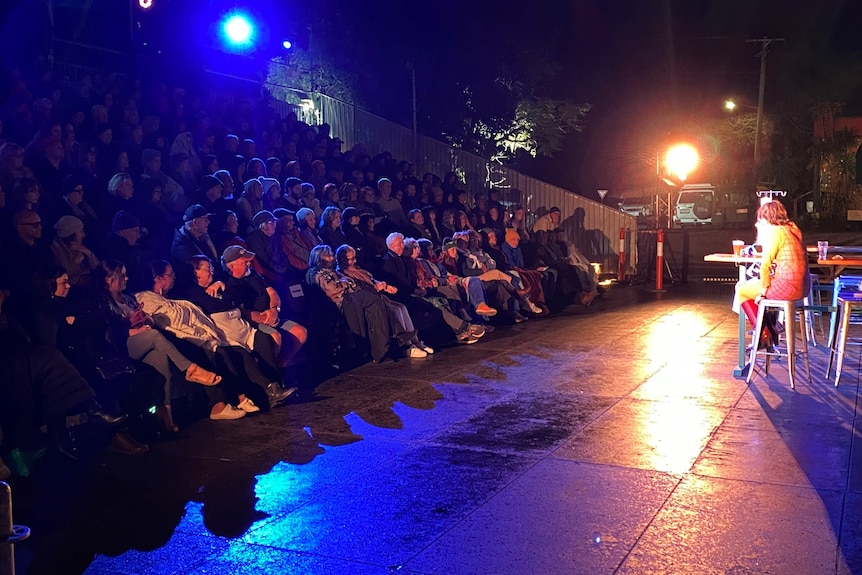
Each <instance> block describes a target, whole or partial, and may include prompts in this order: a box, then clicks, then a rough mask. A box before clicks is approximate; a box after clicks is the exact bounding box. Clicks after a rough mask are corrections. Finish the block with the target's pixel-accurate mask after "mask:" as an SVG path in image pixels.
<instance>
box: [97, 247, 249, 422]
mask: <svg viewBox="0 0 862 575" xmlns="http://www.w3.org/2000/svg"><path fill="white" fill-rule="evenodd" d="M127 280H128V278H127V277H126V269H125V267H124V266H123V264H122V263H121V262H118V261H115V260H105V261H103V262H102V263H101V265H100V266H99V267H98V268H97V269H96V270H95V271H94V273H93V284H94V287H95V288H96V290H97V293H98V298H97V302H96V303H97V308H96V309H97V317H95V318H88V321H93V322H101V323H102V324H103V325H104V326H105V328H107V333H108V334H109V340H108V341H109V344H110V345H111V346H112V347H113V352H114V353H116V354H117V355H118V356H119V357H123V356H125V357H129V358H132V359H134V360H139V361H142V362H143V363H145V364H147V365H149V366H150V367H152V368H153V369H155V370H156V371H157V372H158V373H159V375H160V376H161V379H162V380H163V385H164V390H163V394H162V397H163V398H164V399H163V402H162V403H161V404H160V405H159V410H160V419H161V420H162V421H163V422H165V423H166V425H167V427H168V428H169V429H173V427H174V424H173V421H172V419H171V416H170V397H171V393H170V385H171V365H174V366H176V368H177V369H179V370H180V371H181V372H182V373H183V374H184V375H185V378H186V380H187V381H190V382H193V383H199V384H201V385H203V386H216V385H219V384H220V383H221V380H222V378H221V376H220V375H216V374H215V373H213V372H211V371H209V370H207V369H204V368H203V367H201V366H200V365H198V364H196V363H193V362H191V361H190V360H189V359H188V358H186V357H185V356H184V355H183V354H181V353H180V352H179V351H178V350H177V348H176V347H174V345H173V344H172V343H171V342H169V341H168V340H167V339H165V336H163V335H162V334H161V333H160V332H159V331H158V330H156V329H153V326H154V325H155V322H154V321H153V318H152V317H150V316H149V315H148V314H147V313H146V312H144V311H143V310H142V309H141V307H140V305H139V304H138V302H137V301H136V300H135V299H134V298H133V297H131V296H129V295H127V294H125V293H124V292H125V289H126V284H127ZM244 416H245V412H244V411H242V410H240V409H237V408H235V407H233V406H230V405H228V404H225V403H224V402H221V403H220V404H218V403H217V404H215V405H213V407H212V410H211V411H210V419H239V418H241V417H244Z"/></svg>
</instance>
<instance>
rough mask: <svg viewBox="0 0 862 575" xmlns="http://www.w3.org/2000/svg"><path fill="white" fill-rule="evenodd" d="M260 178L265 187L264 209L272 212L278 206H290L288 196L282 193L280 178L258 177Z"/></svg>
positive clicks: (263, 187)
mask: <svg viewBox="0 0 862 575" xmlns="http://www.w3.org/2000/svg"><path fill="white" fill-rule="evenodd" d="M258 180H259V181H260V186H261V188H262V189H263V207H264V209H266V210H269V211H271V212H272V211H275V210H277V209H278V208H289V207H290V204H289V203H287V198H285V197H284V196H283V195H282V193H281V184H279V183H278V180H276V179H275V178H258Z"/></svg>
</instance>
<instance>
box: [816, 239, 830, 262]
mask: <svg viewBox="0 0 862 575" xmlns="http://www.w3.org/2000/svg"><path fill="white" fill-rule="evenodd" d="M828 256H829V242H827V241H823V240H821V241H819V242H817V259H818V260H825V259H826V258H827V257H828Z"/></svg>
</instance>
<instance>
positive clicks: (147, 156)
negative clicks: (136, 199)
mask: <svg viewBox="0 0 862 575" xmlns="http://www.w3.org/2000/svg"><path fill="white" fill-rule="evenodd" d="M141 166H142V168H143V173H142V174H141V179H142V180H143V179H146V178H153V179H155V180H158V181H159V182H161V184H162V197H163V200H164V202H165V205H166V206H167V207H168V209H169V210H171V213H174V214H181V213H183V211H184V210H185V209H186V208H187V207H188V205H189V198H188V196H186V192H185V190H184V189H183V187H182V186H181V185H180V184H179V183H177V182H176V180H174V179H173V178H171V177H170V176H168V175H167V174H166V173H164V172H163V171H162V154H161V152H159V151H158V150H154V149H152V148H146V149H144V151H143V152H141Z"/></svg>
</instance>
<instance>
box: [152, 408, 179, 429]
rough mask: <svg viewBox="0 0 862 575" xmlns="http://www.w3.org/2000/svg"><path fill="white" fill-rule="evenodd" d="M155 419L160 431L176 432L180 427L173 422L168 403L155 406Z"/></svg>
mask: <svg viewBox="0 0 862 575" xmlns="http://www.w3.org/2000/svg"><path fill="white" fill-rule="evenodd" d="M156 419H157V420H158V422H159V425H160V426H161V427H162V431H165V432H167V433H168V434H174V433H178V432H179V430H180V428H179V427H177V425H176V424H175V423H174V416H173V414H172V413H171V406H170V405H158V406H156Z"/></svg>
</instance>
